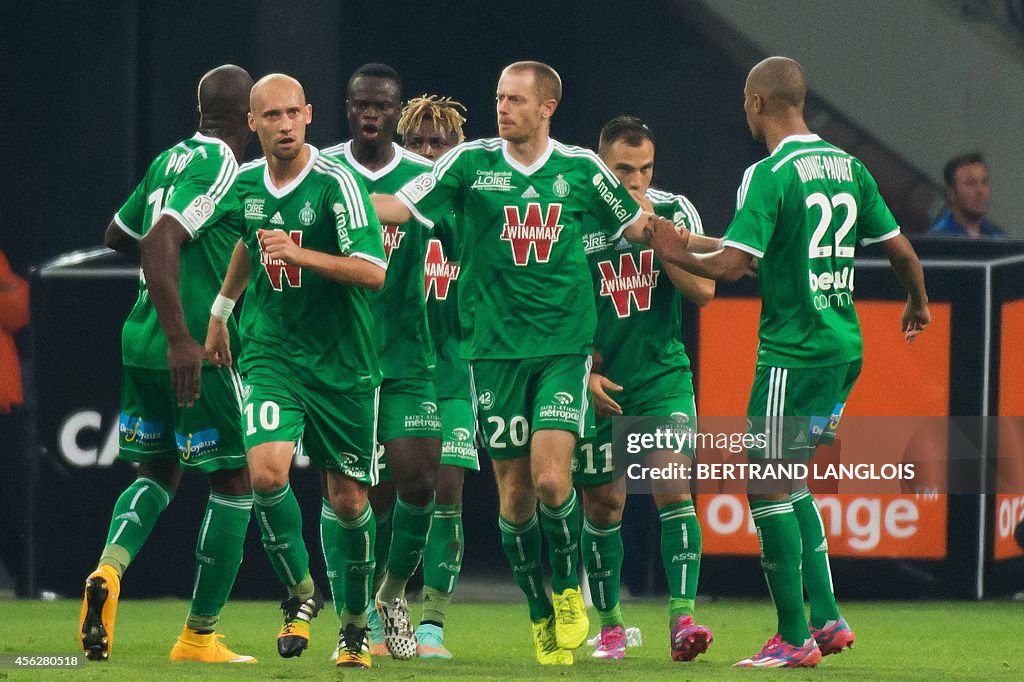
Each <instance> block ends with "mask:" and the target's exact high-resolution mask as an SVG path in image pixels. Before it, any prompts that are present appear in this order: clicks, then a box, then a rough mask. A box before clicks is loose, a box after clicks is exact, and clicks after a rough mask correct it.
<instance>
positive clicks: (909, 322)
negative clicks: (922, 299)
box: [901, 301, 932, 345]
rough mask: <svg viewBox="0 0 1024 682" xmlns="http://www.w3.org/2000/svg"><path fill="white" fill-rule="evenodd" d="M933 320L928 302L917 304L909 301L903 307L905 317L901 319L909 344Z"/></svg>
mask: <svg viewBox="0 0 1024 682" xmlns="http://www.w3.org/2000/svg"><path fill="white" fill-rule="evenodd" d="M931 321H932V314H931V313H930V312H929V311H928V304H927V303H921V304H917V305H915V304H914V303H911V302H910V301H907V306H906V307H905V308H904V309H903V319H902V321H901V326H902V329H903V334H904V337H905V338H906V340H907V345H910V344H912V343H914V338H915V337H916V336H917V335H918V334H920V333H921V332H923V331H924V329H925V327H927V326H928V324H929V323H930V322H931Z"/></svg>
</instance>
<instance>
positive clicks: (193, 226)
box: [160, 147, 238, 239]
mask: <svg viewBox="0 0 1024 682" xmlns="http://www.w3.org/2000/svg"><path fill="white" fill-rule="evenodd" d="M193 154H194V155H193V157H192V160H191V161H189V163H188V165H187V166H185V168H184V170H183V171H182V172H181V175H180V176H179V177H178V178H177V179H176V180H175V182H174V191H173V192H171V195H170V197H168V198H167V199H166V201H165V203H164V208H163V210H162V211H161V212H160V213H161V215H169V216H172V217H173V218H174V219H176V220H177V221H178V222H179V223H181V225H182V227H184V228H185V230H186V231H187V232H188V233H189V236H190V237H191V238H192V239H195V238H196V237H197V236H198V235H199V233H200V232H202V231H203V229H204V228H206V227H207V226H209V225H212V224H213V223H215V222H217V221H218V220H219V219H220V218H221V217H222V216H223V215H224V214H225V213H226V212H227V211H230V210H231V209H232V208H233V207H235V202H234V201H233V199H234V197H235V194H234V192H232V191H231V189H232V186H233V185H234V182H235V177H236V176H237V175H238V163H237V162H236V161H235V159H234V157H233V156H231V155H230V154H218V155H210V154H209V153H208V152H207V150H206V148H205V147H199V148H198V149H196V151H195V152H194V153H193Z"/></svg>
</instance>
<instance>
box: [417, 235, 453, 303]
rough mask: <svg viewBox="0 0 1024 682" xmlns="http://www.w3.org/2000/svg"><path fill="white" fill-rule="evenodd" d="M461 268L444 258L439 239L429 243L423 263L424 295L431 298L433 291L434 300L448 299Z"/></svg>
mask: <svg viewBox="0 0 1024 682" xmlns="http://www.w3.org/2000/svg"><path fill="white" fill-rule="evenodd" d="M461 269H462V268H461V266H460V265H459V264H458V263H452V262H451V261H449V260H448V259H447V258H445V257H444V247H442V246H441V241H440V240H439V239H431V240H430V241H429V242H427V256H426V258H425V259H424V262H423V293H424V295H425V296H426V297H427V298H430V295H431V294H430V291H431V289H433V291H434V294H433V295H434V298H435V299H437V300H438V301H444V300H447V299H448V290H449V288H451V285H452V282H454V281H455V280H457V279H458V278H459V270H461Z"/></svg>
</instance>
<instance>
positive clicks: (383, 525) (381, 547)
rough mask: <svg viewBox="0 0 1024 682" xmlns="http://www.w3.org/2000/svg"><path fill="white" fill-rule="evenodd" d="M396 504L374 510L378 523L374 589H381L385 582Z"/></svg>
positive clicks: (374, 548) (374, 549) (374, 546)
mask: <svg viewBox="0 0 1024 682" xmlns="http://www.w3.org/2000/svg"><path fill="white" fill-rule="evenodd" d="M394 511H395V506H394V505H391V506H390V507H388V508H387V509H385V510H383V511H379V512H378V511H376V510H374V513H373V515H374V518H375V519H376V524H377V542H376V543H375V544H374V545H373V558H374V560H375V561H376V568H375V569H374V573H373V591H374V593H375V594H376V592H377V591H378V590H379V589H380V586H381V583H383V582H384V572H385V571H387V568H388V554H390V553H391V517H392V515H393V514H394Z"/></svg>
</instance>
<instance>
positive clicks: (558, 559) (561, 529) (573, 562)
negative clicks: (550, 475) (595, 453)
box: [540, 489, 580, 593]
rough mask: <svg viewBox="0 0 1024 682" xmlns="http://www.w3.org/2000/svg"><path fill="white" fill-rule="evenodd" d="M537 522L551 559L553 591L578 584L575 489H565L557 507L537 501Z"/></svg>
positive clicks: (577, 516) (578, 548) (578, 526)
mask: <svg viewBox="0 0 1024 682" xmlns="http://www.w3.org/2000/svg"><path fill="white" fill-rule="evenodd" d="M540 525H541V528H542V529H543V531H544V537H545V538H547V541H548V557H549V559H550V561H551V589H552V591H554V592H555V593H561V592H564V591H565V590H566V589H568V588H577V589H578V588H579V586H580V579H579V576H578V575H577V573H576V566H577V564H578V563H579V556H580V543H579V540H580V506H579V504H578V503H577V501H576V490H575V489H572V490H571V491H570V492H569V497H568V499H566V501H565V502H563V503H562V504H560V505H559V506H557V507H554V508H552V507H549V506H547V505H545V504H544V503H543V502H542V503H541V504H540Z"/></svg>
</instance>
